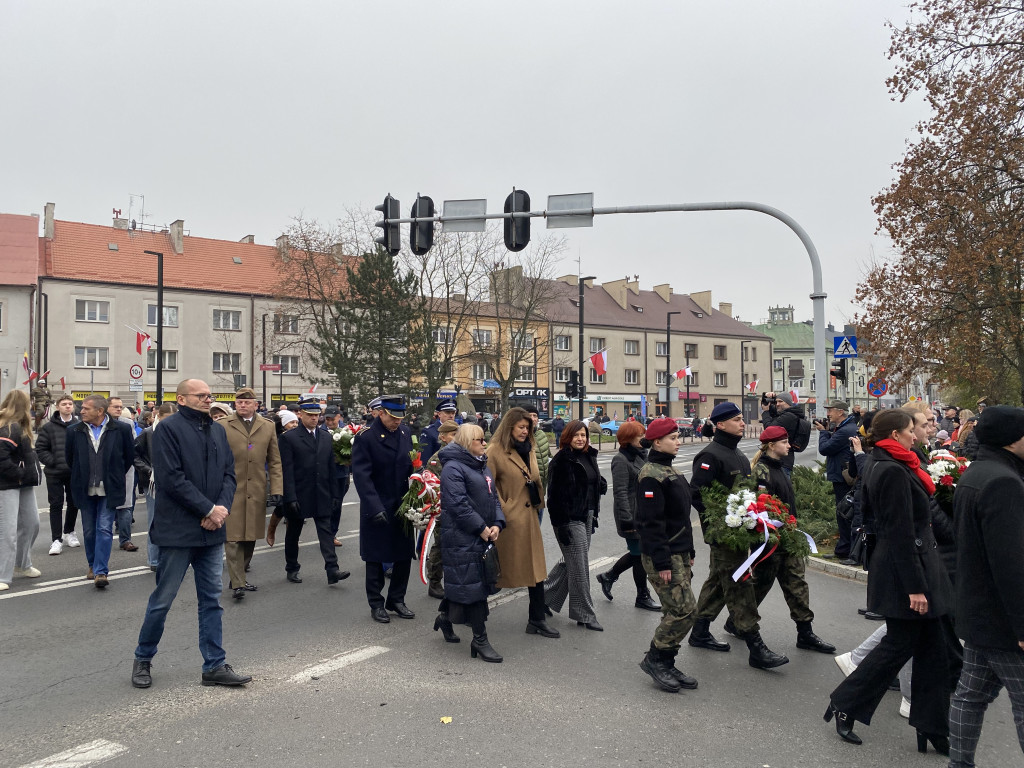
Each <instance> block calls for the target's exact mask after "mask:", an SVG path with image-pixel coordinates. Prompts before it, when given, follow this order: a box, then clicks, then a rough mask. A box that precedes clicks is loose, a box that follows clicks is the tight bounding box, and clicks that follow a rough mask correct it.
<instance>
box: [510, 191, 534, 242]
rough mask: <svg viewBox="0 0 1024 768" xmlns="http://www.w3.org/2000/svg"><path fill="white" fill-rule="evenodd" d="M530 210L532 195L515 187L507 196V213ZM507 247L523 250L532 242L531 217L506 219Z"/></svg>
mask: <svg viewBox="0 0 1024 768" xmlns="http://www.w3.org/2000/svg"><path fill="white" fill-rule="evenodd" d="M529 210H530V196H529V195H528V194H526V192H524V191H523V190H521V189H513V190H512V194H511V195H509V196H508V197H506V198H505V213H519V212H522V211H529ZM504 222H505V247H506V248H508V249H509V250H510V251H521V250H523V248H525V247H526V246H528V245H529V244H530V219H529V218H520V219H504Z"/></svg>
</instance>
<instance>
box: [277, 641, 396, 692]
mask: <svg viewBox="0 0 1024 768" xmlns="http://www.w3.org/2000/svg"><path fill="white" fill-rule="evenodd" d="M387 652H388V649H387V648H385V647H383V646H381V645H367V646H365V647H363V648H356V649H355V650H354V651H346V652H345V653H339V654H338V655H337V656H333V657H332V658H330V659H328V660H327V661H323V662H320V663H319V664H314V665H312V666H310V667H306V668H305V669H304V670H302V671H301V672H299V673H298V674H297V675H292V676H291V677H289V678H288V682H289V683H304V682H306V681H307V680H312V679H316V678H318V677H323V676H324V675H326V674H329V673H331V672H337V671H338V670H339V669H342V668H343V667H347V666H349V665H350V664H356V663H358V662H360V661H366V660H367V659H372V658H373V657H374V656H379V655H380V654H382V653H387Z"/></svg>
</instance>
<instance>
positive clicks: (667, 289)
mask: <svg viewBox="0 0 1024 768" xmlns="http://www.w3.org/2000/svg"><path fill="white" fill-rule="evenodd" d="M651 290H653V291H654V292H655V293H656V294H658V295H659V296H661V298H662V300H664V302H665V303H666V304H667V303H668V302H669V301H670V300H671V298H672V286H671V285H669V284H668V283H662V284H661V285H656V286H654V288H652V289H651Z"/></svg>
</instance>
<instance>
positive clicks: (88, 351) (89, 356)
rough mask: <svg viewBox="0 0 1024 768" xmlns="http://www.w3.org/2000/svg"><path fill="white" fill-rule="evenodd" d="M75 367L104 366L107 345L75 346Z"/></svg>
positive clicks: (105, 363) (105, 365)
mask: <svg viewBox="0 0 1024 768" xmlns="http://www.w3.org/2000/svg"><path fill="white" fill-rule="evenodd" d="M75 367H76V368H106V367H107V347H75Z"/></svg>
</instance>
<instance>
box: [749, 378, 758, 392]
mask: <svg viewBox="0 0 1024 768" xmlns="http://www.w3.org/2000/svg"><path fill="white" fill-rule="evenodd" d="M747 389H749V390H750V391H751V392H756V391H757V379H754V380H753V381H752V382H750V383H749V384H747Z"/></svg>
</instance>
